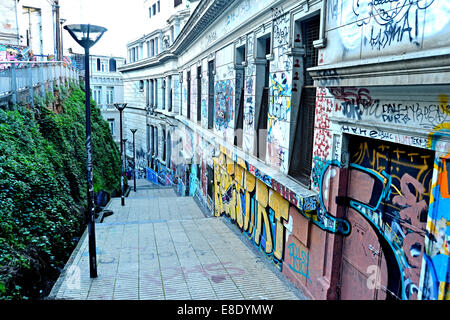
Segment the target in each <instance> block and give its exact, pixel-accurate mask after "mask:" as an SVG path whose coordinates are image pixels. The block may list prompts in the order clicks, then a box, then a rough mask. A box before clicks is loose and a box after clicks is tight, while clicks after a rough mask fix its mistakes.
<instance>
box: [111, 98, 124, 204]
mask: <svg viewBox="0 0 450 320" xmlns="http://www.w3.org/2000/svg"><path fill="white" fill-rule="evenodd" d="M114 106H115V107H116V109H117V110H119V118H120V121H119V122H120V159H121V160H120V161H121V165H120V189H121V192H120V193H121V204H122V206H124V205H125V195H124V190H123V175H124V173H125V169H124V160H123V144H124V142H123V129H122V112H123V110H124V109H125V108H126V106H127V104H126V103H114Z"/></svg>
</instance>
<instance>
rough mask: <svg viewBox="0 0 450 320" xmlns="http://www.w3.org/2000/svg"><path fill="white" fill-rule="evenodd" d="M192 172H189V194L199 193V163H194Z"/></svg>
mask: <svg viewBox="0 0 450 320" xmlns="http://www.w3.org/2000/svg"><path fill="white" fill-rule="evenodd" d="M191 168H192V169H191V170H192V171H191V173H190V174H189V195H190V196H194V195H195V194H196V193H197V190H198V186H199V180H198V178H197V165H196V164H192V166H191Z"/></svg>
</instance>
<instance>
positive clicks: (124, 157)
mask: <svg viewBox="0 0 450 320" xmlns="http://www.w3.org/2000/svg"><path fill="white" fill-rule="evenodd" d="M127 141H128V139H123V163H124V172H125V176H126V174H127V164H128V160H127ZM127 181H128V177H127ZM124 196H125V195H124Z"/></svg>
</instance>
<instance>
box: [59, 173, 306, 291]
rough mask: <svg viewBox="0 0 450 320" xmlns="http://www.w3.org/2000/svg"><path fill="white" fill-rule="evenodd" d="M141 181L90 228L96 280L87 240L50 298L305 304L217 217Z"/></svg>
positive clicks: (190, 202)
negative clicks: (93, 232) (91, 273)
mask: <svg viewBox="0 0 450 320" xmlns="http://www.w3.org/2000/svg"><path fill="white" fill-rule="evenodd" d="M150 184H151V183H150V182H147V181H145V180H141V181H139V184H138V190H137V192H136V193H134V192H133V191H131V192H130V195H129V197H128V198H126V201H125V206H124V207H122V206H121V205H120V198H114V199H113V200H112V201H111V202H110V204H109V209H111V210H112V211H113V212H114V214H113V215H111V216H109V217H106V218H105V219H104V221H103V223H97V224H96V242H97V262H98V278H95V279H91V278H90V277H89V263H88V256H89V253H88V237H87V236H86V233H85V235H84V236H83V238H82V239H81V240H80V242H79V244H78V246H77V248H76V250H75V251H74V253H73V254H72V257H71V258H70V260H69V262H68V263H67V266H66V268H65V270H64V271H63V273H62V274H61V276H60V278H59V279H58V281H57V283H56V284H55V286H54V288H53V290H52V292H51V294H50V298H55V299H77V300H79V299H81V300H84V299H95V300H136V299H140V300H148V299H152V300H153V299H155V300H164V299H168V300H177V299H183V300H191V299H192V300H201V299H209V300H216V299H220V300H222V299H226V300H231V299H282V300H288V299H303V297H302V296H301V294H300V293H299V291H298V290H295V288H294V289H293V287H292V286H290V285H288V284H287V283H286V282H285V281H283V280H282V279H281V278H280V275H279V274H278V275H277V274H276V273H277V271H274V270H272V268H270V267H269V266H268V265H267V263H266V262H264V261H262V259H264V258H263V257H262V256H261V255H256V254H255V253H254V252H253V250H250V248H249V247H248V246H247V245H246V244H245V243H244V242H243V239H240V237H239V236H238V235H236V234H235V233H234V232H232V231H231V230H230V228H229V227H228V226H227V225H226V223H225V222H224V220H223V218H208V217H205V216H204V215H203V213H202V212H201V210H200V209H199V207H198V206H197V204H196V203H195V202H194V200H193V198H191V197H177V195H176V194H175V192H174V191H173V190H172V189H164V188H161V189H159V188H155V187H152V186H151V185H150Z"/></svg>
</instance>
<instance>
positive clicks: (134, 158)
mask: <svg viewBox="0 0 450 320" xmlns="http://www.w3.org/2000/svg"><path fill="white" fill-rule="evenodd" d="M130 131H131V133H132V134H133V169H134V170H133V172H134V174H133V178H134V192H136V144H135V140H134V134H135V133H136V131H137V129H130Z"/></svg>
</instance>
